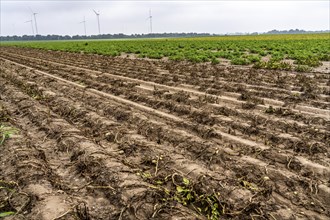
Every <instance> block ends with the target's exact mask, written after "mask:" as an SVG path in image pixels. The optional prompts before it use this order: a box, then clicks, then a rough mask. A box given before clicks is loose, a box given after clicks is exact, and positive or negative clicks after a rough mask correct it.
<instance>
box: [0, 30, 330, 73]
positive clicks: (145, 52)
mask: <svg viewBox="0 0 330 220" xmlns="http://www.w3.org/2000/svg"><path fill="white" fill-rule="evenodd" d="M1 45H4V46H5V45H14V46H19V47H32V48H40V49H47V50H62V51H69V52H84V53H95V54H102V55H109V56H119V55H123V54H124V55H125V54H126V55H128V54H135V55H136V56H138V57H140V58H151V59H161V58H164V57H166V58H168V59H170V60H175V61H190V62H194V63H200V62H212V63H213V64H217V63H219V61H220V60H221V59H219V58H223V59H227V60H230V61H231V63H232V64H234V65H250V64H254V66H255V67H256V68H270V69H289V68H291V67H289V66H288V65H290V66H291V64H288V62H285V61H288V60H293V63H294V64H296V65H299V66H308V67H317V66H320V65H322V61H330V34H329V33H327V34H301V35H259V36H223V37H204V38H176V39H175V38H172V39H140V40H108V41H103V40H102V41H48V42H40V41H39V42H10V43H1ZM220 62H221V61H220Z"/></svg>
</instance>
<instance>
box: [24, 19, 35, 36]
mask: <svg viewBox="0 0 330 220" xmlns="http://www.w3.org/2000/svg"><path fill="white" fill-rule="evenodd" d="M29 22H30V23H31V29H32V35H34V29H33V21H32V19H31V20H28V21H26V22H24V23H29Z"/></svg>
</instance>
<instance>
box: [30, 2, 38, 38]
mask: <svg viewBox="0 0 330 220" xmlns="http://www.w3.org/2000/svg"><path fill="white" fill-rule="evenodd" d="M29 9H30V11H31V13H32V15H33V18H34V24H35V27H36V35H38V25H37V18H36V15H37V14H38V13H36V12H33V11H32V9H31V8H30V7H29Z"/></svg>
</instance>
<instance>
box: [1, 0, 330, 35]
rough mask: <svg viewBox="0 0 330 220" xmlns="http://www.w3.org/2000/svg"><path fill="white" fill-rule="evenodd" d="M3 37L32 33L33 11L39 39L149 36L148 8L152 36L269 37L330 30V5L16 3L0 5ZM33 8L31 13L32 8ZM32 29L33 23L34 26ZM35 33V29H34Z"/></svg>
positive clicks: (265, 1) (3, 0) (5, 0)
mask: <svg viewBox="0 0 330 220" xmlns="http://www.w3.org/2000/svg"><path fill="white" fill-rule="evenodd" d="M0 4H1V23H0V35H1V36H7V35H14V34H15V35H24V34H28V35H31V34H32V29H31V23H29V22H27V23H25V22H26V21H29V20H31V19H32V17H31V15H32V12H31V10H32V11H33V12H36V13H38V14H37V15H36V20H37V27H38V31H39V34H41V35H47V34H61V35H66V34H67V35H77V34H79V35H83V34H84V25H83V23H80V22H81V21H83V20H84V16H85V19H86V29H87V35H92V34H97V33H98V28H97V18H96V15H95V14H94V12H93V10H92V9H95V10H96V11H98V12H99V13H100V25H101V33H103V34H107V33H111V34H113V33H125V34H132V33H148V32H149V31H150V30H149V29H150V28H149V21H148V20H147V17H148V15H149V9H151V12H152V16H153V19H152V21H153V32H157V33H162V32H198V33H201V32H208V33H216V34H225V33H234V32H265V31H269V30H272V29H278V30H284V29H296V28H298V29H305V30H328V29H330V28H329V26H330V22H329V20H330V17H329V16H330V15H329V13H330V12H329V10H330V9H329V7H330V5H329V4H330V3H329V0H324V1H299V0H295V1H285V0H278V1H270V0H263V1H262V0H259V1H247V0H245V1H230V0H228V1H216V0H213V1H180V0H177V1H173V0H172V1H65V0H62V1H56V0H48V1H47V0H43V1H23V0H21V1H12V0H0ZM29 8H31V10H30V9H29ZM33 25H34V23H33ZM34 28H35V27H34Z"/></svg>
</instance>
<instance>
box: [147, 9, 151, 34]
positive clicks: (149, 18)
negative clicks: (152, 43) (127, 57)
mask: <svg viewBox="0 0 330 220" xmlns="http://www.w3.org/2000/svg"><path fill="white" fill-rule="evenodd" d="M147 20H149V22H150V34H152V15H151V9H149V17H148V18H147Z"/></svg>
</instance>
